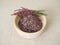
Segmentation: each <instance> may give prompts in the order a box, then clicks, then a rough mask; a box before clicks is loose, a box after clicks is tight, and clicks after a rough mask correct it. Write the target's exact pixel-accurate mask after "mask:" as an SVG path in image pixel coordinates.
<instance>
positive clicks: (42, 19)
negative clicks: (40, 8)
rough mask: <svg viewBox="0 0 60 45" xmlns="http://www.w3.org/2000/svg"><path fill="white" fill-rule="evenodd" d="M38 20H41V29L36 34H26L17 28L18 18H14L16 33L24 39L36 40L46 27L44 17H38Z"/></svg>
mask: <svg viewBox="0 0 60 45" xmlns="http://www.w3.org/2000/svg"><path fill="white" fill-rule="evenodd" d="M39 18H40V19H41V21H42V24H43V26H42V28H41V29H40V30H39V31H37V32H34V33H28V32H24V31H22V30H21V29H20V28H19V27H18V21H19V19H20V18H19V16H17V15H16V16H15V17H14V27H15V29H16V31H17V32H18V33H19V35H20V36H22V37H24V38H28V39H32V38H36V37H38V36H39V35H40V34H41V33H42V31H43V30H44V28H45V26H46V17H45V16H44V15H40V16H39Z"/></svg>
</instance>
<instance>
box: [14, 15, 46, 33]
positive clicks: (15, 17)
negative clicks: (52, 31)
mask: <svg viewBox="0 0 60 45" xmlns="http://www.w3.org/2000/svg"><path fill="white" fill-rule="evenodd" d="M40 16H43V17H44V19H45V25H43V26H42V28H41V29H40V30H39V31H37V32H32V33H29V32H24V31H22V30H21V29H20V28H19V27H18V26H17V24H16V19H17V17H18V16H17V15H15V16H14V26H15V28H16V30H19V31H21V32H23V33H26V34H35V33H39V32H42V31H43V30H44V28H45V27H46V23H47V20H46V16H45V15H40ZM42 23H44V22H42Z"/></svg>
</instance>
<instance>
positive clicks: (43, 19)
mask: <svg viewBox="0 0 60 45" xmlns="http://www.w3.org/2000/svg"><path fill="white" fill-rule="evenodd" d="M39 18H40V19H41V21H42V24H43V26H42V28H41V29H40V30H39V31H37V32H40V31H42V30H43V29H44V28H45V26H46V17H45V16H44V15H41V16H39ZM19 20H20V17H19V16H15V26H16V28H17V29H18V30H20V31H22V30H21V29H20V28H19V27H18V22H19ZM22 32H24V31H22ZM37 32H33V33H37ZM25 33H28V32H25Z"/></svg>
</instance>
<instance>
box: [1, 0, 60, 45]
mask: <svg viewBox="0 0 60 45" xmlns="http://www.w3.org/2000/svg"><path fill="white" fill-rule="evenodd" d="M21 6H22V7H26V8H31V9H45V10H46V13H47V21H48V22H47V26H46V29H45V31H44V32H43V33H42V35H40V36H39V37H38V38H36V39H24V38H22V37H20V35H19V34H18V33H17V32H16V30H15V28H14V25H13V19H14V18H13V17H14V16H11V14H12V13H13V10H15V9H19V8H20V7H21ZM0 45H60V0H0Z"/></svg>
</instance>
